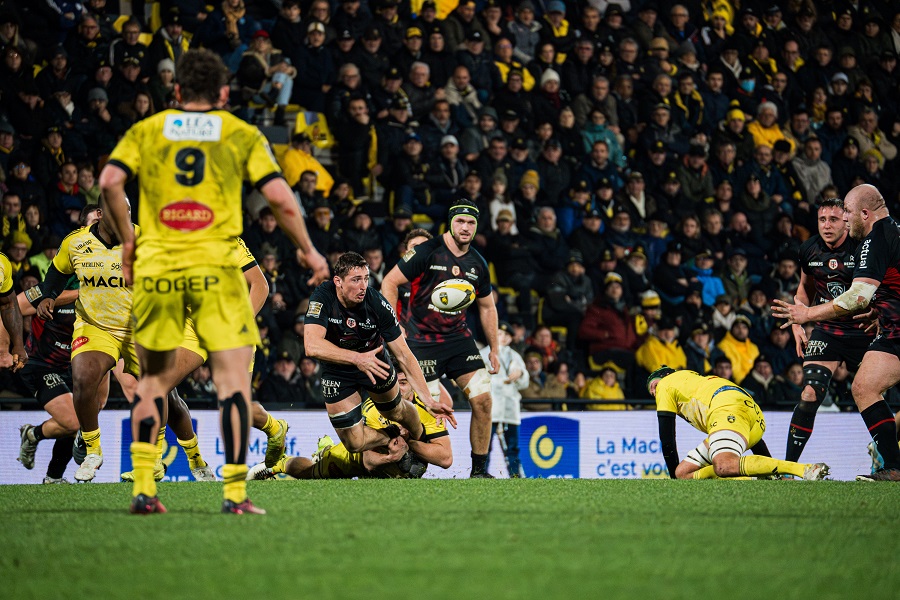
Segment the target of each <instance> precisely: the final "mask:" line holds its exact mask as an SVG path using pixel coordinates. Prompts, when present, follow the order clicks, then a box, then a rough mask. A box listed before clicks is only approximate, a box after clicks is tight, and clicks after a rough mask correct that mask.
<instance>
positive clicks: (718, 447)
mask: <svg viewBox="0 0 900 600" xmlns="http://www.w3.org/2000/svg"><path fill="white" fill-rule="evenodd" d="M647 391H649V392H650V395H651V396H652V397H654V398H656V414H657V418H658V419H659V438H660V442H661V444H662V452H663V458H664V459H665V461H666V466H667V467H668V468H669V475H670V476H671V477H672V478H673V479H715V478H719V477H769V476H776V475H794V476H796V477H802V478H803V479H808V480H817V479H824V478H825V476H826V475H828V470H829V469H828V465H826V464H825V463H815V464H801V463H795V462H789V461H786V460H778V459H775V458H771V457H767V456H742V455H743V454H744V452H746V451H747V450H748V449H749V448H752V447H753V446H755V445H756V444H757V443H758V442H759V441H760V440H761V439H762V436H763V433H764V432H765V431H766V420H765V418H764V417H763V414H762V411H760V410H759V406H757V405H756V402H754V401H753V398H752V396H750V394H749V393H747V392H746V391H744V390H743V389H742V388H740V387H738V386H736V385H734V384H733V383H732V382H730V381H728V380H727V379H722V378H721V377H715V376H712V377H704V376H703V375H699V374H697V373H695V372H694V371H687V370H681V371H676V370H675V369H673V368H671V367H665V366H664V367H660V368H659V369H657V370H656V371H654V372H653V373H651V374H650V377H648V378H647ZM676 416H679V417H681V418H682V419H684V420H685V421H687V422H688V423H690V424H691V425H692V426H693V427H694V428H695V429H698V430H700V431H702V432H703V433H705V434H707V438H706V439H705V440H704V441H703V443H702V444H700V445H699V446H697V447H696V448H695V449H693V450H691V451H690V452H689V453H688V455H687V458H685V459H684V460H683V461H681V463H680V464H679V462H678V447H677V445H676V443H675V417H676Z"/></svg>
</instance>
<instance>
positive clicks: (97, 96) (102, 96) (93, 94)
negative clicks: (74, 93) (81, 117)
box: [88, 88, 109, 102]
mask: <svg viewBox="0 0 900 600" xmlns="http://www.w3.org/2000/svg"><path fill="white" fill-rule="evenodd" d="M92 100H102V101H104V102H109V96H107V95H106V90H104V89H103V88H94V89H92V90H91V91H89V92H88V102H90V101H92Z"/></svg>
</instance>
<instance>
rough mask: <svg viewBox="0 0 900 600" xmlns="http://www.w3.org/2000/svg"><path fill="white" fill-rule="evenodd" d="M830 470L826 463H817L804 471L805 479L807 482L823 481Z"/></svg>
mask: <svg viewBox="0 0 900 600" xmlns="http://www.w3.org/2000/svg"><path fill="white" fill-rule="evenodd" d="M830 470H831V469H829V468H828V465H826V464H825V463H815V464H812V465H809V466H808V467H806V468H805V469H804V470H803V479H805V480H806V481H821V480H822V479H825V477H827V476H828V473H829V471H830Z"/></svg>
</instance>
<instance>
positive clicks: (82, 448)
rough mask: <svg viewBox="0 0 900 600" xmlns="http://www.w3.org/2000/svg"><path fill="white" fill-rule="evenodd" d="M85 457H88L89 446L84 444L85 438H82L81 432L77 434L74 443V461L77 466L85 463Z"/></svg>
mask: <svg viewBox="0 0 900 600" xmlns="http://www.w3.org/2000/svg"><path fill="white" fill-rule="evenodd" d="M85 457H87V446H86V445H85V443H84V438H83V437H81V430H80V429H79V430H78V432H77V433H76V434H75V441H74V442H72V460H74V461H75V464H76V465H79V466H80V465H81V463H83V462H84V459H85Z"/></svg>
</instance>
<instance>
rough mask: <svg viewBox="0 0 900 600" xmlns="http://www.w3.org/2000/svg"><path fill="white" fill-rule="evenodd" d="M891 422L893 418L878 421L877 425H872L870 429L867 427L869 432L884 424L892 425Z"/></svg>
mask: <svg viewBox="0 0 900 600" xmlns="http://www.w3.org/2000/svg"><path fill="white" fill-rule="evenodd" d="M893 422H894V418H893V417H891V418H890V419H882V420H881V421H878V422H877V423H875V424H874V425H872V426H871V427H869V431H872V430H873V429H875V428H876V427H878V426H879V425H884V424H885V423H893Z"/></svg>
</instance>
